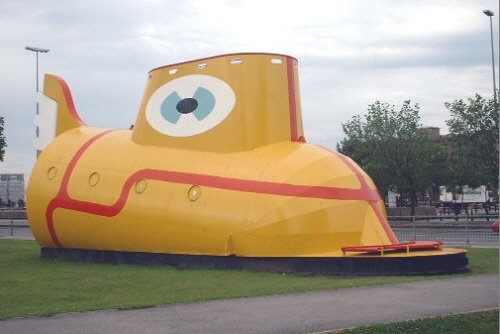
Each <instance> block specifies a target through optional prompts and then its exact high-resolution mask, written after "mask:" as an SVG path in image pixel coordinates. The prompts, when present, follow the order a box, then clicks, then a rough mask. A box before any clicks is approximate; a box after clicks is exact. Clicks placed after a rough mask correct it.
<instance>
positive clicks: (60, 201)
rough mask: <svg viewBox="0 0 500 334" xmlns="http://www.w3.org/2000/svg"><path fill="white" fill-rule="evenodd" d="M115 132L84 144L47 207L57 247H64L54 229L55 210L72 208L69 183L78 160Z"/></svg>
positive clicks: (105, 132)
mask: <svg viewBox="0 0 500 334" xmlns="http://www.w3.org/2000/svg"><path fill="white" fill-rule="evenodd" d="M113 131H115V130H108V131H104V132H101V133H99V134H97V135H96V136H94V137H92V138H90V140H88V141H87V142H86V143H85V144H83V145H82V146H81V147H80V148H79V149H78V151H76V153H75V155H74V156H73V158H72V159H71V161H70V162H69V164H68V167H67V168H66V171H65V172H64V175H63V178H62V181H61V186H60V188H59V192H58V194H57V196H56V197H55V198H54V199H53V200H52V201H50V203H49V205H48V206H47V211H46V212H45V218H46V220H47V227H48V229H49V233H50V236H51V237H52V241H54V243H55V244H56V246H57V247H62V245H61V242H60V241H59V238H58V237H57V233H56V230H55V228H54V221H53V219H54V215H53V213H54V210H55V209H57V208H66V207H67V206H70V205H71V204H72V203H73V202H74V201H73V199H71V198H70V197H69V194H68V183H69V178H70V177H71V174H72V173H73V170H74V169H75V167H76V164H77V162H78V160H80V158H81V157H82V155H83V153H85V151H86V150H87V149H88V148H89V147H90V145H92V144H93V143H94V142H95V141H96V140H98V139H99V138H101V137H103V136H105V135H106V134H108V133H110V132H113Z"/></svg>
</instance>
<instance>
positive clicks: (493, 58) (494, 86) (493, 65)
mask: <svg viewBox="0 0 500 334" xmlns="http://www.w3.org/2000/svg"><path fill="white" fill-rule="evenodd" d="M483 13H484V15H486V16H488V17H489V18H490V35H491V66H492V68H493V97H494V98H495V101H496V100H497V83H496V79H495V54H494V51H493V23H492V16H494V15H495V13H493V12H492V11H491V10H489V9H485V10H483Z"/></svg>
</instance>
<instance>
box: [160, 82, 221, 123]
mask: <svg viewBox="0 0 500 334" xmlns="http://www.w3.org/2000/svg"><path fill="white" fill-rule="evenodd" d="M214 107H215V96H214V95H213V94H212V93H211V92H210V91H209V90H208V89H205V88H203V87H198V89H196V92H195V93H194V95H193V97H188V98H184V99H182V98H181V97H180V96H179V94H178V93H177V92H173V93H171V94H170V95H169V96H167V97H166V99H165V100H164V101H163V102H162V104H161V106H160V111H161V115H162V116H163V118H165V119H166V120H167V121H168V122H170V123H173V124H177V122H178V121H179V119H180V118H181V116H182V115H183V114H190V113H193V115H194V116H195V117H196V119H197V120H198V121H202V120H203V119H205V118H206V117H207V116H208V115H210V113H211V112H212V111H213V110H214Z"/></svg>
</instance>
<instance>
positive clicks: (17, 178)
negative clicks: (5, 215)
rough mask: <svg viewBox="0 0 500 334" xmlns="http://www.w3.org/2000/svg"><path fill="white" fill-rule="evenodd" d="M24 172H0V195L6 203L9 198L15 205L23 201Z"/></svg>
mask: <svg viewBox="0 0 500 334" xmlns="http://www.w3.org/2000/svg"><path fill="white" fill-rule="evenodd" d="M24 195H25V191H24V174H0V197H1V199H2V203H4V205H6V203H8V202H9V200H10V201H11V202H13V203H15V204H16V205H17V203H18V201H19V200H22V201H23V202H24V201H25V196H24Z"/></svg>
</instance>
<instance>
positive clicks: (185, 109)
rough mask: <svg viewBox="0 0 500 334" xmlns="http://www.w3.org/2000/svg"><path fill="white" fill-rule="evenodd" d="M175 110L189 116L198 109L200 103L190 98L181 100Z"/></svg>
mask: <svg viewBox="0 0 500 334" xmlns="http://www.w3.org/2000/svg"><path fill="white" fill-rule="evenodd" d="M175 108H176V109H177V111H178V112H180V113H181V114H189V113H192V112H193V111H195V110H196V108H198V101H196V100H195V99H193V98H192V97H188V98H185V99H182V100H180V101H179V103H177V106H175Z"/></svg>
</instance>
